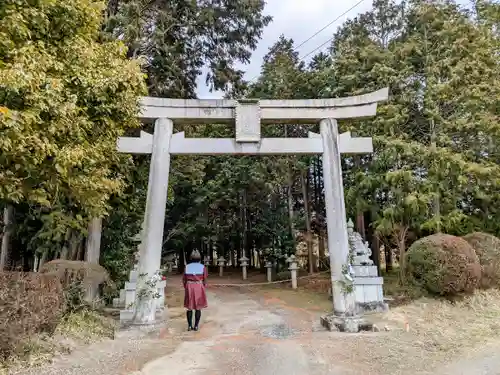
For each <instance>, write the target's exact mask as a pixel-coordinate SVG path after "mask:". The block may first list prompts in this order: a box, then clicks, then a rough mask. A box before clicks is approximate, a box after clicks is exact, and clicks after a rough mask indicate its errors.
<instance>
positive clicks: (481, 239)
mask: <svg viewBox="0 0 500 375" xmlns="http://www.w3.org/2000/svg"><path fill="white" fill-rule="evenodd" d="M463 238H464V240H466V241H467V242H468V243H469V244H470V245H471V246H472V247H473V248H474V250H475V251H476V254H477V256H478V258H479V263H480V264H481V282H480V286H481V288H483V289H487V288H492V287H498V286H500V239H499V238H497V237H495V236H493V235H491V234H488V233H482V232H474V233H470V234H468V235H466V236H464V237H463Z"/></svg>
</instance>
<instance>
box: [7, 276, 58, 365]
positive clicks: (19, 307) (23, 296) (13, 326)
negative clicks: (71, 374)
mask: <svg viewBox="0 0 500 375" xmlns="http://www.w3.org/2000/svg"><path fill="white" fill-rule="evenodd" d="M63 308H64V292H63V288H62V285H61V282H60V281H59V279H58V278H57V277H55V276H53V275H43V274H39V273H19V272H0V356H1V357H3V358H7V357H9V356H10V355H12V353H13V351H15V349H16V347H17V346H18V345H19V344H20V343H21V342H22V341H23V340H24V339H26V338H27V337H29V336H31V335H33V334H36V333H39V332H49V333H52V332H53V331H54V330H55V328H56V326H57V324H58V323H59V321H60V319H61V316H62V313H63Z"/></svg>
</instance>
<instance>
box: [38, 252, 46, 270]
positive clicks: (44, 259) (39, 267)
mask: <svg viewBox="0 0 500 375" xmlns="http://www.w3.org/2000/svg"><path fill="white" fill-rule="evenodd" d="M48 256H49V251H48V250H44V251H43V253H42V256H41V257H40V260H39V262H38V269H37V272H40V270H41V269H42V267H43V265H44V264H45V262H46V261H47V257H48Z"/></svg>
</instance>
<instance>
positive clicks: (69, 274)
mask: <svg viewBox="0 0 500 375" xmlns="http://www.w3.org/2000/svg"><path fill="white" fill-rule="evenodd" d="M40 272H41V273H46V274H51V275H56V276H57V277H58V278H59V279H60V280H61V283H62V284H63V285H64V286H65V287H66V286H68V285H70V284H71V283H73V282H75V281H79V282H81V283H82V284H83V285H84V286H90V285H99V284H102V283H104V282H107V281H109V276H108V272H107V271H106V269H105V268H104V267H102V266H101V265H99V264H95V263H88V262H81V261H75V260H64V259H55V260H52V261H50V262H47V263H45V264H44V265H43V266H42V268H41V270H40Z"/></svg>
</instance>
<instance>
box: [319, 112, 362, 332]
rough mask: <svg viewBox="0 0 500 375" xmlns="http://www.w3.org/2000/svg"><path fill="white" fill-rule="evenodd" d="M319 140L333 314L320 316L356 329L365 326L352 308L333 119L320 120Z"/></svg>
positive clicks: (324, 320) (326, 322) (333, 324)
mask: <svg viewBox="0 0 500 375" xmlns="http://www.w3.org/2000/svg"><path fill="white" fill-rule="evenodd" d="M320 133H321V138H322V140H323V181H324V187H325V206H326V207H325V208H326V222H327V231H328V252H329V254H330V272H331V280H332V297H333V314H330V315H328V316H325V317H322V318H321V323H322V325H323V326H325V327H326V328H328V329H329V330H335V329H336V330H340V331H342V332H359V331H360V330H361V329H367V328H369V327H368V326H369V325H368V324H367V323H366V322H365V321H364V320H363V318H362V317H361V316H359V315H358V314H357V311H356V301H355V296H354V289H353V285H352V281H353V279H352V276H353V275H351V274H350V256H349V240H348V235H347V219H346V209H345V200H344V186H343V181H342V165H341V159H340V149H339V131H338V125H337V121H336V120H335V119H323V120H321V122H320Z"/></svg>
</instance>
